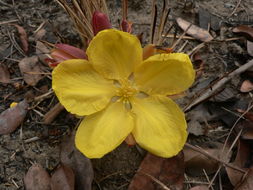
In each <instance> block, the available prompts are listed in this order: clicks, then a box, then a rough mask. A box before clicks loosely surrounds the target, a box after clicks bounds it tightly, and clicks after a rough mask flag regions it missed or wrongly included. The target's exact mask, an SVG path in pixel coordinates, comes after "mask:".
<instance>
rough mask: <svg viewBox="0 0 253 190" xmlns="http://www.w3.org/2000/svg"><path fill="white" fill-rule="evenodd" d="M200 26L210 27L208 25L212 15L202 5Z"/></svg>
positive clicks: (199, 13)
mask: <svg viewBox="0 0 253 190" xmlns="http://www.w3.org/2000/svg"><path fill="white" fill-rule="evenodd" d="M198 15H199V26H200V27H201V28H203V29H206V30H207V29H208V26H209V25H210V23H211V15H210V13H209V12H208V11H207V10H206V9H203V8H202V7H200V8H199V12H198Z"/></svg>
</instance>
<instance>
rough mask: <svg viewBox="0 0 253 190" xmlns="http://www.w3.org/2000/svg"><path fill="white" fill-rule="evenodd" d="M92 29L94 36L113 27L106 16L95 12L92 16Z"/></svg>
mask: <svg viewBox="0 0 253 190" xmlns="http://www.w3.org/2000/svg"><path fill="white" fill-rule="evenodd" d="M92 28H93V33H94V35H96V34H97V33H98V32H100V31H101V30H104V29H109V28H112V25H111V23H110V21H109V18H108V17H107V15H106V14H104V13H101V12H99V11H95V12H94V13H93V16H92Z"/></svg>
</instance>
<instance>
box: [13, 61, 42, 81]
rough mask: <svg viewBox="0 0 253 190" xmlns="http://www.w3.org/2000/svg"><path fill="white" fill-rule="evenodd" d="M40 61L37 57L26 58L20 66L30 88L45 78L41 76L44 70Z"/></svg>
mask: <svg viewBox="0 0 253 190" xmlns="http://www.w3.org/2000/svg"><path fill="white" fill-rule="evenodd" d="M38 61H39V60H38V57H37V56H32V57H25V58H23V59H22V60H21V61H20V62H19V64H18V66H19V69H20V71H21V73H22V74H23V76H24V81H25V82H26V83H27V84H28V85H30V86H35V85H36V84H37V83H38V82H39V80H40V79H42V77H43V76H42V75H41V74H40V73H41V72H43V70H42V69H41V66H40V64H39V62H38Z"/></svg>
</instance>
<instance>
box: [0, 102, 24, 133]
mask: <svg viewBox="0 0 253 190" xmlns="http://www.w3.org/2000/svg"><path fill="white" fill-rule="evenodd" d="M27 108H28V103H27V101H26V100H23V101H22V102H20V103H18V104H17V105H16V106H15V107H12V108H8V109H7V110H5V111H3V112H2V113H1V114H0V134H9V133H11V132H13V131H14V130H15V129H16V128H17V127H18V126H19V125H20V124H21V123H22V122H23V120H24V119H25V116H26V113H27Z"/></svg>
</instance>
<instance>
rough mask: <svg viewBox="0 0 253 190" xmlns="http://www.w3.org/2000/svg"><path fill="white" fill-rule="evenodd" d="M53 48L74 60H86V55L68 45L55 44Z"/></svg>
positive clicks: (82, 51)
mask: <svg viewBox="0 0 253 190" xmlns="http://www.w3.org/2000/svg"><path fill="white" fill-rule="evenodd" d="M55 47H56V49H57V50H60V51H62V52H64V53H66V54H69V55H70V56H72V57H73V58H74V59H87V55H86V53H85V51H84V50H82V49H79V48H76V47H74V46H71V45H68V44H55Z"/></svg>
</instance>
